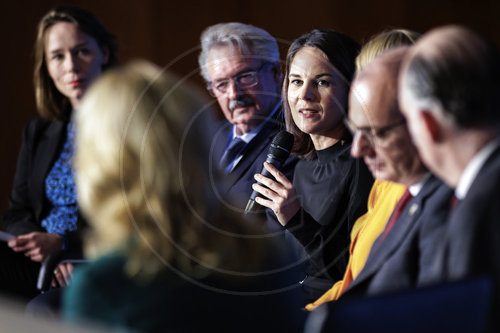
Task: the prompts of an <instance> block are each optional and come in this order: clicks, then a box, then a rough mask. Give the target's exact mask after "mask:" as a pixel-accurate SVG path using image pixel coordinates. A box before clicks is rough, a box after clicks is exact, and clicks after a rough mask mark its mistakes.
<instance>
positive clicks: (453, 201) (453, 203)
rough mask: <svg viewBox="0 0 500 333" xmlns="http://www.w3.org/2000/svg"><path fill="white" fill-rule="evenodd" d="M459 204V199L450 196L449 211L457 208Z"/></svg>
mask: <svg viewBox="0 0 500 333" xmlns="http://www.w3.org/2000/svg"><path fill="white" fill-rule="evenodd" d="M459 202H460V199H458V198H457V196H456V195H455V194H453V195H452V196H451V199H450V209H451V210H454V209H455V207H457V205H458V203H459Z"/></svg>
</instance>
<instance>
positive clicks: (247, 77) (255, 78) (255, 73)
mask: <svg viewBox="0 0 500 333" xmlns="http://www.w3.org/2000/svg"><path fill="white" fill-rule="evenodd" d="M267 64H269V63H268V62H264V63H263V64H262V65H261V66H260V67H259V68H257V69H256V70H250V71H246V72H243V73H239V74H236V75H235V76H233V77H232V78H229V79H225V80H219V81H216V82H212V81H209V82H207V90H208V92H209V93H210V95H212V96H213V97H216V95H215V91H217V92H219V93H220V94H225V93H226V92H227V89H228V88H229V85H230V81H231V80H233V81H234V83H235V84H236V86H237V87H238V88H240V89H246V88H251V87H253V86H256V85H257V83H259V72H260V71H261V70H262V69H263V68H264V66H266V65H267Z"/></svg>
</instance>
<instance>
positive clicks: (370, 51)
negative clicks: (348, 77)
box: [356, 29, 420, 72]
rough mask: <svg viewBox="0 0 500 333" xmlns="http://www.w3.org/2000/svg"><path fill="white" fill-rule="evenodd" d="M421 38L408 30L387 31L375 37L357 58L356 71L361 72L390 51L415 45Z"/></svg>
mask: <svg viewBox="0 0 500 333" xmlns="http://www.w3.org/2000/svg"><path fill="white" fill-rule="evenodd" d="M419 37H420V33H418V32H415V31H411V30H406V29H393V30H387V31H383V32H381V33H379V34H377V35H375V36H373V37H372V38H370V40H369V41H368V42H367V43H366V44H365V45H363V47H362V48H361V52H360V53H359V54H358V56H357V57H356V71H357V72H360V71H361V70H362V69H363V68H364V67H365V66H366V65H367V64H368V63H369V62H371V61H372V60H373V59H375V58H376V57H377V56H379V55H380V54H382V53H384V52H385V51H387V50H389V49H392V48H394V47H397V46H403V45H413V44H415V42H416V41H417V39H418V38H419Z"/></svg>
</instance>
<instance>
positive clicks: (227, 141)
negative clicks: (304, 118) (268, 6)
mask: <svg viewBox="0 0 500 333" xmlns="http://www.w3.org/2000/svg"><path fill="white" fill-rule="evenodd" d="M279 63H280V59H279V50H278V44H277V42H276V40H275V39H274V38H273V37H272V36H271V35H270V34H269V33H268V32H267V31H265V30H263V29H260V28H257V27H254V26H251V25H247V24H242V23H236V22H233V23H221V24H216V25H213V26H211V27H208V28H207V29H206V30H205V31H204V32H203V33H202V35H201V53H200V56H199V64H200V68H201V74H202V76H203V78H204V79H205V80H206V82H207V89H208V91H209V92H210V94H211V95H212V96H214V97H216V98H217V102H218V103H219V106H220V108H221V110H222V113H223V114H224V117H225V118H226V120H225V121H223V122H221V123H220V128H219V131H217V133H216V135H215V137H214V138H213V147H214V154H213V156H214V159H215V161H214V164H216V165H219V166H220V167H221V169H222V171H223V172H224V173H225V174H227V182H226V185H225V186H224V187H223V189H222V191H223V192H224V193H221V194H222V196H221V198H231V199H232V200H236V202H238V204H237V207H233V208H234V209H237V210H240V211H243V209H244V208H245V204H246V201H247V200H248V198H249V197H250V194H251V193H252V184H253V183H255V180H254V175H255V174H256V173H260V172H261V170H262V168H263V163H264V161H265V160H266V157H267V156H266V155H267V152H268V149H269V146H270V144H271V141H272V139H273V138H274V136H275V135H276V134H277V133H278V132H279V131H280V130H282V129H283V127H284V126H283V122H282V114H281V94H280V92H281V91H280V87H281V78H282V74H281V71H280V65H279ZM295 163H296V160H295V159H293V158H290V159H289V160H288V161H287V162H286V163H285V165H284V166H283V169H282V171H283V173H284V174H285V175H286V176H287V177H289V179H291V177H292V175H293V169H294V167H295ZM260 211H261V212H263V211H264V210H263V209H260ZM274 227H278V224H277V222H276V225H275V226H274Z"/></svg>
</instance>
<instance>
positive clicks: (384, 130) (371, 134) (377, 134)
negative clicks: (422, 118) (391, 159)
mask: <svg viewBox="0 0 500 333" xmlns="http://www.w3.org/2000/svg"><path fill="white" fill-rule="evenodd" d="M344 124H345V126H346V127H347V129H348V130H349V132H351V134H352V136H353V137H354V136H356V133H357V132H361V134H362V135H365V136H366V137H367V138H368V139H369V140H371V141H372V142H374V141H375V139H378V140H383V139H384V138H386V137H387V134H388V133H389V132H390V131H391V130H393V129H395V128H397V127H399V126H401V125H404V124H406V119H404V118H403V119H402V120H401V121H399V122H397V123H394V124H391V125H387V126H381V127H372V126H366V127H357V126H356V125H354V124H353V123H352V122H350V121H349V119H348V118H347V117H344Z"/></svg>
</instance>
